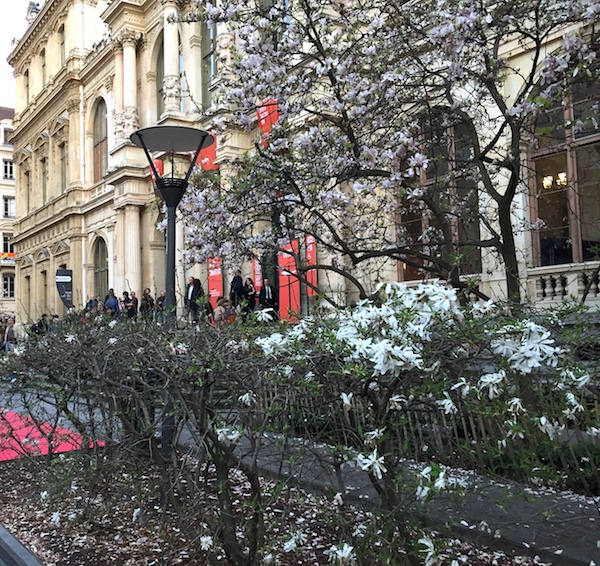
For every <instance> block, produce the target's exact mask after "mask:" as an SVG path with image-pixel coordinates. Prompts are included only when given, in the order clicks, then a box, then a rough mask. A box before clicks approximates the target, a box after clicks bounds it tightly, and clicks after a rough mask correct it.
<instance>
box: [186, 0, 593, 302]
mask: <svg viewBox="0 0 600 566" xmlns="http://www.w3.org/2000/svg"><path fill="white" fill-rule="evenodd" d="M599 11H600V7H599V5H598V2H597V1H596V0H576V1H572V0H559V1H558V2H557V1H554V0H552V1H550V0H541V1H538V0H536V1H529V0H528V1H525V2H522V1H518V2H517V1H511V2H508V3H506V2H505V3H502V5H499V4H498V3H497V2H491V1H484V2H471V1H465V2H455V1H453V0H425V1H424V2H417V3H415V2H403V3H389V2H387V1H385V0H368V1H367V2H342V1H340V2H338V1H336V0H330V1H329V2H315V1H313V0H302V1H300V2H290V1H289V0H273V1H268V2H256V3H248V2H247V1H246V0H225V1H224V2H219V4H218V6H217V5H216V4H212V3H204V2H202V3H199V7H198V11H197V12H195V13H193V14H192V15H191V16H190V19H207V20H209V22H210V23H211V24H213V23H216V24H217V25H218V26H219V28H218V29H220V30H222V29H224V28H227V29H228V30H230V31H232V32H233V33H234V34H235V38H236V42H235V48H234V49H233V52H232V51H231V50H229V49H228V50H227V51H226V53H224V54H223V57H222V59H221V60H220V62H219V65H220V70H221V81H220V85H221V87H222V88H221V91H220V98H219V97H218V102H217V103H216V107H218V108H219V109H220V110H221V109H227V113H226V114H224V113H221V112H220V110H219V116H218V117H216V122H217V123H219V124H220V126H221V127H222V135H223V136H224V137H225V138H226V136H227V133H228V132H231V131H233V130H235V129H236V128H242V129H244V130H246V131H253V130H254V129H255V127H256V111H257V109H259V110H261V111H265V112H266V113H267V114H269V113H271V112H272V111H274V108H275V106H276V108H277V115H276V116H275V117H278V120H277V121H276V123H275V124H274V126H273V128H272V131H271V132H270V133H269V134H267V135H266V136H264V137H263V139H262V140H260V141H258V142H257V144H256V147H255V148H254V150H253V151H250V152H248V153H247V154H246V155H244V156H242V157H241V158H240V159H239V161H237V162H235V163H228V164H227V178H226V179H217V180H215V179H214V178H210V177H208V176H207V175H197V176H196V177H195V178H194V180H193V183H194V185H195V189H194V190H192V191H188V192H187V194H186V197H185V199H186V204H185V207H183V208H185V210H186V211H187V212H186V214H187V217H188V241H189V244H190V249H189V254H190V256H191V258H192V259H194V260H197V261H203V260H205V259H206V258H207V257H210V256H222V257H224V258H228V259H231V260H236V261H237V260H239V259H240V258H245V257H248V256H252V255H255V254H256V255H258V256H259V257H263V256H265V255H267V256H269V255H270V254H273V253H275V252H277V251H279V250H281V249H286V246H287V245H288V244H289V242H290V241H292V240H298V241H299V242H300V249H299V251H298V253H297V254H296V255H297V257H296V260H297V264H298V268H299V273H300V276H301V277H302V278H304V279H306V272H307V271H308V270H310V269H317V268H318V269H321V270H329V271H334V272H337V273H339V274H342V275H344V276H346V277H347V278H348V279H349V280H350V281H351V282H352V283H353V285H354V286H355V287H356V289H357V290H358V294H359V296H361V297H363V298H364V297H366V296H368V295H369V293H370V292H371V291H372V286H373V283H372V282H373V281H378V280H381V271H380V269H381V268H382V266H384V265H385V262H386V261H389V260H390V259H391V260H397V261H399V262H402V264H404V266H405V269H408V270H410V269H413V270H415V271H419V272H420V276H423V275H429V276H431V277H436V278H441V279H444V280H448V281H450V282H451V283H452V285H453V286H455V287H457V288H459V287H464V286H470V284H469V283H465V282H464V278H463V279H461V277H460V276H461V275H464V274H469V273H478V272H480V270H481V263H480V262H481V257H480V256H481V253H482V251H486V252H487V253H488V257H487V258H486V262H487V263H486V265H488V266H489V265H492V266H493V265H494V261H495V260H494V258H495V259H496V260H497V261H498V262H500V264H502V265H503V268H504V272H505V274H506V283H507V297H508V298H510V299H511V300H512V301H515V302H517V301H519V299H520V293H521V287H520V284H519V275H518V262H519V259H520V258H519V255H518V250H517V245H516V244H515V234H516V233H519V232H520V231H522V230H526V229H530V228H531V226H529V224H528V223H525V225H523V223H522V222H515V216H513V214H514V213H515V206H516V205H517V204H519V206H521V205H522V204H523V202H524V201H525V200H526V199H523V201H519V200H518V196H519V193H520V192H521V193H522V192H523V191H524V190H525V189H526V187H527V178H528V175H529V172H528V170H527V168H526V167H525V164H524V162H523V154H524V153H525V152H526V148H527V145H528V144H535V143H536V137H535V136H534V135H532V132H533V126H534V124H535V121H536V118H537V117H538V116H539V115H540V113H543V112H544V111H545V109H548V108H551V107H554V106H556V105H557V104H558V105H560V104H561V102H562V95H563V93H564V92H565V91H566V89H568V88H569V86H570V85H571V84H573V82H574V81H577V80H580V79H581V78H582V77H583V78H589V77H591V76H592V75H593V69H594V63H595V60H596V48H597V30H596V23H597V19H598V13H599ZM509 80H510V87H509V86H508V84H507V81H509ZM515 81H516V82H515ZM591 106H592V105H590V107H591ZM223 116H226V118H223ZM538 134H539V131H538ZM307 235H310V236H313V237H314V238H316V242H317V246H318V248H319V250H320V251H321V252H323V253H321V254H320V264H319V265H306V262H305V258H304V256H303V253H302V249H301V248H302V242H303V241H304V236H307ZM288 251H289V248H288ZM388 267H389V264H388ZM471 286H472V285H471Z"/></svg>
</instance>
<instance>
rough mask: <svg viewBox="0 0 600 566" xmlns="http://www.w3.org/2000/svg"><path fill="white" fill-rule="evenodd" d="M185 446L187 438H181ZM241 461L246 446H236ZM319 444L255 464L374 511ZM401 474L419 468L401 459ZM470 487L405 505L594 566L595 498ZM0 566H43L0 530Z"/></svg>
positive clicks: (375, 501) (292, 447) (599, 506)
mask: <svg viewBox="0 0 600 566" xmlns="http://www.w3.org/2000/svg"><path fill="white" fill-rule="evenodd" d="M187 441H188V442H189V445H192V444H193V443H192V442H190V441H191V438H187ZM238 449H239V454H240V457H241V458H244V459H248V458H249V457H250V456H249V455H248V452H249V450H248V449H249V446H248V445H247V444H246V445H244V443H241V444H240V446H239V448H238ZM327 461H328V457H327V454H326V449H325V447H323V446H322V445H311V444H309V443H306V442H291V443H285V442H284V441H283V439H282V438H278V437H265V438H264V439H263V443H262V445H261V448H260V451H259V453H258V458H257V464H258V466H259V469H261V471H262V473H263V474H264V475H265V476H269V477H272V478H278V479H283V480H285V481H289V482H290V483H293V484H296V485H299V486H301V487H303V488H305V489H307V490H312V491H316V492H325V493H331V494H332V495H333V494H335V493H337V492H338V491H340V488H339V486H340V484H343V485H344V486H346V491H347V494H346V500H347V501H348V502H351V503H354V504H360V505H366V506H371V507H374V508H376V507H377V506H378V505H379V496H378V495H377V492H376V491H375V489H374V488H373V486H372V484H371V482H370V480H369V477H368V475H367V474H366V473H365V472H362V471H361V470H359V469H357V468H356V467H355V466H353V465H351V464H344V465H343V466H342V468H341V476H340V477H339V478H338V477H337V476H336V475H335V474H334V473H333V471H332V469H331V467H330V466H328V465H327ZM408 473H413V474H414V473H419V469H417V468H416V467H414V465H412V466H411V465H408V464H407V474H408ZM460 476H461V477H462V479H464V480H466V481H467V482H468V483H469V486H470V488H469V489H468V490H467V494H466V496H465V498H464V499H463V500H461V501H460V502H456V501H450V500H449V499H448V498H444V497H438V498H436V499H435V500H433V501H432V502H430V503H428V504H426V505H423V504H420V503H414V502H413V503H411V504H410V505H411V510H412V511H413V512H414V513H415V514H416V515H417V516H421V517H427V521H428V522H429V524H431V525H432V526H433V527H434V528H437V527H440V528H441V527H444V528H445V529H446V532H448V529H447V526H448V525H450V532H451V533H453V534H455V535H456V536H457V537H459V538H461V539H466V540H472V541H474V542H479V543H482V544H486V545H487V546H489V547H491V548H496V549H498V550H502V551H504V552H507V551H508V552H510V551H513V552H515V553H518V554H531V555H538V556H539V557H540V558H541V559H542V560H545V561H551V562H553V563H555V564H557V565H559V566H590V565H593V564H594V563H595V564H598V566H600V498H597V499H596V501H594V500H592V499H591V498H585V497H582V496H579V495H575V494H569V493H563V492H553V491H550V490H546V489H531V488H526V487H524V486H522V485H519V484H514V483H509V482H494V481H491V480H489V479H487V478H484V477H481V476H478V475H476V474H473V473H470V472H460ZM0 566H43V565H42V564H41V563H40V562H39V561H38V560H37V559H36V558H35V557H34V556H33V555H31V554H30V553H29V552H28V551H27V550H26V549H25V548H24V547H23V546H22V545H21V544H20V543H19V542H18V541H17V540H16V539H14V537H12V536H11V535H10V534H9V533H8V532H7V531H6V530H5V529H3V528H2V527H0Z"/></svg>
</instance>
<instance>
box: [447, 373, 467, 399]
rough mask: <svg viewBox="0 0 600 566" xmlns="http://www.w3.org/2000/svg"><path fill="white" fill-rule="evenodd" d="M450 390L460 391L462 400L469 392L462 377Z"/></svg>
mask: <svg viewBox="0 0 600 566" xmlns="http://www.w3.org/2000/svg"><path fill="white" fill-rule="evenodd" d="M450 389H451V390H452V391H454V390H455V389H460V394H461V396H462V398H463V399H464V398H465V397H466V396H467V395H468V394H469V391H471V386H470V385H469V384H468V383H467V380H466V379H465V378H464V377H461V378H460V379H459V380H458V382H457V383H455V384H454V385H453V386H452V387H451V388H450Z"/></svg>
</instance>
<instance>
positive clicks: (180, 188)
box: [129, 126, 214, 321]
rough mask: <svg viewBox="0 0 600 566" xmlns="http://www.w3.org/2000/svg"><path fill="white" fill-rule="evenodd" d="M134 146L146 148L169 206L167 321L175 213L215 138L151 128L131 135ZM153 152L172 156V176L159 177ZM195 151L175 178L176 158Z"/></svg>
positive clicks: (196, 132)
mask: <svg viewBox="0 0 600 566" xmlns="http://www.w3.org/2000/svg"><path fill="white" fill-rule="evenodd" d="M129 139H130V140H131V141H132V143H133V144H135V145H137V146H138V147H141V148H143V150H144V151H145V152H146V157H147V158H148V163H150V168H151V170H152V173H153V174H154V178H155V183H156V186H157V187H158V190H159V191H160V194H161V196H162V198H163V200H164V201H165V204H166V205H167V273H166V280H165V291H166V296H165V312H166V313H167V320H168V321H172V320H173V317H174V315H175V307H176V300H175V210H176V209H177V205H178V204H179V202H180V201H181V199H182V197H183V195H184V193H185V191H186V189H187V186H188V181H189V178H190V175H191V174H192V170H193V169H194V164H195V163H196V159H197V158H198V155H199V154H200V150H202V149H204V148H206V147H209V146H210V145H211V144H212V143H213V142H214V138H213V136H212V135H211V134H209V133H208V132H205V131H203V130H198V129H196V128H190V127H187V126H151V127H149V128H142V129H140V130H137V131H136V132H134V133H133V134H131V136H130V138H129ZM151 151H164V152H165V153H167V154H170V155H171V176H170V177H163V176H161V175H159V173H158V171H157V169H156V166H155V164H154V161H153V160H152V156H151V155H150V152H151ZM191 151H195V152H196V153H195V155H194V158H193V159H192V162H191V164H190V167H189V169H188V171H187V173H186V174H185V177H183V178H179V177H175V154H176V153H189V152H191Z"/></svg>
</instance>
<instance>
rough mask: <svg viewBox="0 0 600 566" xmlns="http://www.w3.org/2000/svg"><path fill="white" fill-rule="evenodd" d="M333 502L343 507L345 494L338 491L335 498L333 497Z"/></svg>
mask: <svg viewBox="0 0 600 566" xmlns="http://www.w3.org/2000/svg"><path fill="white" fill-rule="evenodd" d="M333 504H334V505H336V506H338V507H341V506H342V505H344V496H343V495H342V494H341V493H340V492H338V493H336V494H335V496H334V498H333Z"/></svg>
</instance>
